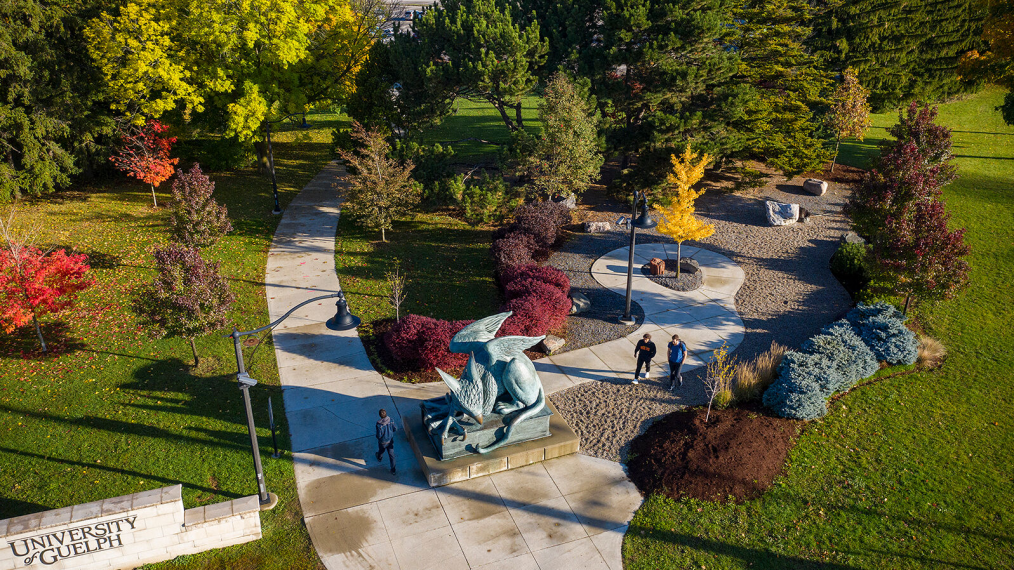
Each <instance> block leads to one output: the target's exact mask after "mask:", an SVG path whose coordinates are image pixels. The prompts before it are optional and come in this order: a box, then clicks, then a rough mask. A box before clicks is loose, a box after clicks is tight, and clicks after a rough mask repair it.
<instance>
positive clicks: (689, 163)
mask: <svg viewBox="0 0 1014 570" xmlns="http://www.w3.org/2000/svg"><path fill="white" fill-rule="evenodd" d="M670 160H671V161H672V172H670V173H669V176H668V178H667V180H666V181H667V182H668V183H669V184H672V187H673V190H672V193H671V194H669V196H668V198H669V205H668V206H660V207H658V212H659V213H660V214H662V220H661V221H660V222H659V224H658V232H659V233H661V234H664V235H667V236H669V237H671V238H672V239H673V240H674V241H675V242H676V252H677V254H676V257H677V262H676V275H677V276H679V260H680V259H682V258H683V242H684V241H685V240H698V239H704V238H706V237H708V236H710V235H711V234H713V233H715V226H713V225H711V224H709V223H706V222H703V221H701V220H699V219H697V217H695V216H694V201H695V200H697V198H698V197H699V196H700V195H701V194H703V193H704V190H694V188H693V186H694V184H697V183H698V182H699V181H700V180H701V178H704V169H705V167H706V166H707V165H708V163H709V162H711V156H709V155H708V154H707V153H704V154H701V155H700V156H698V154H697V153H696V152H693V151H692V150H691V149H690V143H687V146H686V148H685V149H684V150H683V154H682V155H681V156H680V157H677V156H676V155H675V154H674V155H672V156H671V157H670Z"/></svg>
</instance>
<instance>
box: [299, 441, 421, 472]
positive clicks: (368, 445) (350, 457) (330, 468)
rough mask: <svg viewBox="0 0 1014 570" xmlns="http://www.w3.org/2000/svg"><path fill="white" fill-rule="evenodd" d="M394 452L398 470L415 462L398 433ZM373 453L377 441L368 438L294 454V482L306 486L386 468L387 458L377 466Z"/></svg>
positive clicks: (375, 449) (406, 442)
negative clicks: (359, 472) (320, 480)
mask: <svg viewBox="0 0 1014 570" xmlns="http://www.w3.org/2000/svg"><path fill="white" fill-rule="evenodd" d="M394 449H395V465H397V466H399V468H400V467H401V466H402V465H403V464H407V465H409V466H411V465H412V464H413V463H414V462H415V458H414V457H413V456H412V452H411V451H409V447H408V440H407V438H406V437H405V435H404V434H403V433H402V432H400V431H399V432H398V433H397V434H395V437H394ZM376 452H377V438H376V437H374V436H372V435H371V436H366V437H361V438H359V439H353V440H349V441H345V442H341V443H335V444H331V445H326V446H324V447H318V448H315V449H309V450H307V451H300V452H296V453H293V454H292V466H293V468H294V470H295V472H296V480H297V481H300V482H302V483H304V484H305V483H306V482H309V481H313V480H314V479H320V478H321V477H330V476H331V475H339V474H342V473H351V472H353V471H358V470H360V469H369V468H370V467H373V466H377V465H380V466H384V465H388V460H387V457H386V456H385V457H384V458H383V459H382V461H381V462H380V463H378V462H377V458H376V456H375V455H374V454H375V453H376Z"/></svg>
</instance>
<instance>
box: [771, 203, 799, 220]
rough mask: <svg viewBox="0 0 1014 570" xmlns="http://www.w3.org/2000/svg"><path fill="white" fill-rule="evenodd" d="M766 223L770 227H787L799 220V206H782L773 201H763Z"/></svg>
mask: <svg viewBox="0 0 1014 570" xmlns="http://www.w3.org/2000/svg"><path fill="white" fill-rule="evenodd" d="M764 206H765V210H766V211H767V215H768V223H769V224H770V225H772V226H787V225H789V224H794V223H796V221H798V220H799V204H783V203H781V202H775V201H773V200H765V201H764Z"/></svg>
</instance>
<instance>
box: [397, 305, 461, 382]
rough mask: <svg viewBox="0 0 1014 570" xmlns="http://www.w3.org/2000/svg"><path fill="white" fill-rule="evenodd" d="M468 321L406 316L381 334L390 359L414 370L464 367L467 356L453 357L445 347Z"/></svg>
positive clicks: (457, 355)
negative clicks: (392, 357)
mask: <svg viewBox="0 0 1014 570" xmlns="http://www.w3.org/2000/svg"><path fill="white" fill-rule="evenodd" d="M471 322H472V321H444V320H440V319H433V318H430V317H424V316H421V315H406V316H405V317H403V318H402V319H401V320H400V321H399V322H398V323H397V324H396V325H394V327H392V328H391V330H390V331H388V332H387V334H385V335H384V344H385V345H386V346H387V349H388V350H389V351H390V352H391V355H392V356H394V357H395V358H396V359H398V360H399V361H400V362H401V363H402V364H404V365H406V366H409V367H412V368H414V369H418V370H432V369H433V368H435V367H439V368H453V367H455V366H464V365H465V363H466V362H467V361H468V355H466V354H453V353H451V352H450V351H448V350H447V347H448V345H449V344H450V342H451V338H452V337H453V336H454V335H455V334H457V333H458V331H460V330H461V329H463V328H465V327H466V326H467V325H468V324H470V323H471Z"/></svg>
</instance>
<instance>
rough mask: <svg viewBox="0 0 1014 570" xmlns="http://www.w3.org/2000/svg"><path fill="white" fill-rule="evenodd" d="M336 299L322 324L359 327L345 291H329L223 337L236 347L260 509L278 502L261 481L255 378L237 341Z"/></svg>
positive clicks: (239, 379) (262, 476)
mask: <svg viewBox="0 0 1014 570" xmlns="http://www.w3.org/2000/svg"><path fill="white" fill-rule="evenodd" d="M335 298H337V299H338V301H337V302H336V303H335V305H336V306H337V311H336V312H335V316H334V317H333V318H331V319H328V321H327V323H326V325H325V326H327V328H329V329H331V330H350V329H354V328H356V327H357V326H359V322H360V319H359V317H357V316H355V315H353V314H352V313H350V312H349V306H348V302H347V301H346V300H345V293H343V292H341V291H339V292H338V293H332V294H330V295H321V296H320V297H314V298H313V299H307V300H306V301H303V302H302V303H300V304H298V305H296V306H295V307H292V308H291V309H289V312H287V313H285V314H284V315H282V316H281V317H279V318H278V319H277V320H275V321H274V322H273V323H271V324H269V325H265V326H263V327H261V328H259V329H254V330H251V331H239V330H237V329H236V327H232V333H231V334H229V335H228V336H227V337H226V338H231V339H232V343H233V346H234V348H235V349H236V380H238V381H239V389H240V391H241V392H243V405H244V406H245V407H246V426H247V430H248V431H249V432H250V451H251V453H252V454H253V461H254V471H255V472H256V474H257V497H258V499H259V501H260V504H261V509H262V510H267V509H271V508H273V507H274V506H275V505H276V504H277V503H278V497H277V496H276V495H275V494H274V493H269V492H268V488H267V484H266V483H265V482H264V467H263V466H262V465H261V452H260V446H259V445H258V443H257V428H256V426H255V425H254V419H253V407H252V406H251V404H250V387H251V386H256V385H257V381H256V380H254V379H253V378H251V377H250V375H249V374H247V372H246V366H245V365H244V363H243V346H242V345H241V344H240V338H241V337H244V336H246V335H251V334H257V333H259V332H263V331H266V330H268V329H271V328H274V327H275V326H277V325H278V323H280V322H282V321H284V320H285V319H287V318H288V317H289V316H290V315H291V314H292V313H293V312H295V311H296V309H298V308H300V307H302V306H304V305H308V304H310V303H313V302H314V301H320V300H321V299H335Z"/></svg>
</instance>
